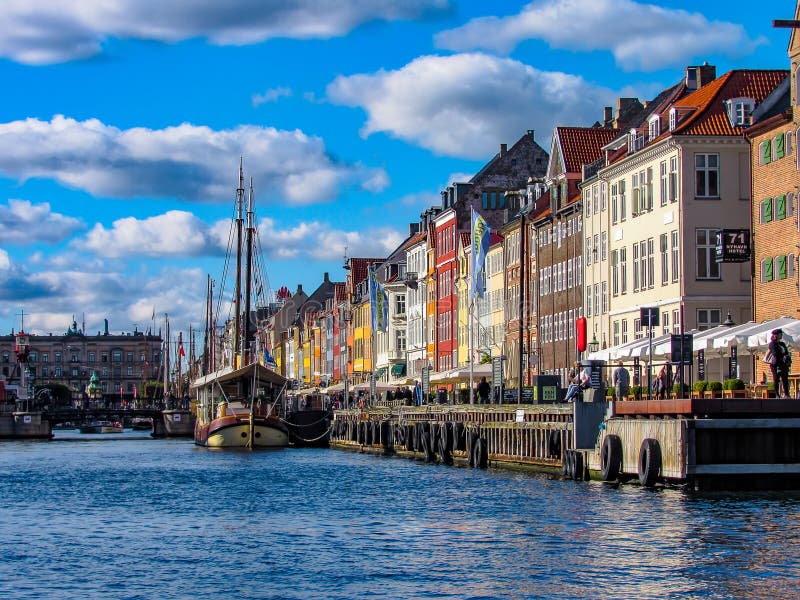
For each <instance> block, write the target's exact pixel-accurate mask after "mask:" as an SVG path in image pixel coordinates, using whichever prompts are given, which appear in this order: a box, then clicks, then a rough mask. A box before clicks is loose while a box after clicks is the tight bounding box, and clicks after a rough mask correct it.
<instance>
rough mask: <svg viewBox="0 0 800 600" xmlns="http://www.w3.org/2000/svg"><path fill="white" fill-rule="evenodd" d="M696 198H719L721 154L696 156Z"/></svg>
mask: <svg viewBox="0 0 800 600" xmlns="http://www.w3.org/2000/svg"><path fill="white" fill-rule="evenodd" d="M694 167H695V196H696V197H698V198H719V154H695V155H694Z"/></svg>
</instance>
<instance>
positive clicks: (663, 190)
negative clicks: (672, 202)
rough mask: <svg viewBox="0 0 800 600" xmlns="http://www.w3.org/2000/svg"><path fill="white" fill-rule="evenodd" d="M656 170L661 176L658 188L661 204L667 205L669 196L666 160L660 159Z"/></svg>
mask: <svg viewBox="0 0 800 600" xmlns="http://www.w3.org/2000/svg"><path fill="white" fill-rule="evenodd" d="M658 172H659V175H660V176H661V187H660V188H659V190H658V192H659V197H660V198H661V206H666V205H667V197H668V196H669V179H668V177H667V161H665V160H662V161H661V164H660V165H659V166H658Z"/></svg>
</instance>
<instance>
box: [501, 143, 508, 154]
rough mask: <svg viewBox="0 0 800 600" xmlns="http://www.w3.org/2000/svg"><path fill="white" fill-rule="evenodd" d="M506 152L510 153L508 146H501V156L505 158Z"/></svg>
mask: <svg viewBox="0 0 800 600" xmlns="http://www.w3.org/2000/svg"><path fill="white" fill-rule="evenodd" d="M506 152H508V144H500V156H501V157H503V156H505V155H506Z"/></svg>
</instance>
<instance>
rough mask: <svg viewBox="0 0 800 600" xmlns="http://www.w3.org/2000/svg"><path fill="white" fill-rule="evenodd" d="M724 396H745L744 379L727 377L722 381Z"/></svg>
mask: <svg viewBox="0 0 800 600" xmlns="http://www.w3.org/2000/svg"><path fill="white" fill-rule="evenodd" d="M722 396H723V397H724V398H744V397H745V385H744V381H742V380H741V379H738V378H734V379H726V380H725V381H723V382H722Z"/></svg>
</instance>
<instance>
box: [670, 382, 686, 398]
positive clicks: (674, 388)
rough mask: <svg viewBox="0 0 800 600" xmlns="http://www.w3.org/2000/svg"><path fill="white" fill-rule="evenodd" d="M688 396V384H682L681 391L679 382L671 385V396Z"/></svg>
mask: <svg viewBox="0 0 800 600" xmlns="http://www.w3.org/2000/svg"><path fill="white" fill-rule="evenodd" d="M688 396H689V384H688V383H684V384H683V391H681V384H680V383H675V384H673V385H672V397H673V398H686V397H688Z"/></svg>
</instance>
